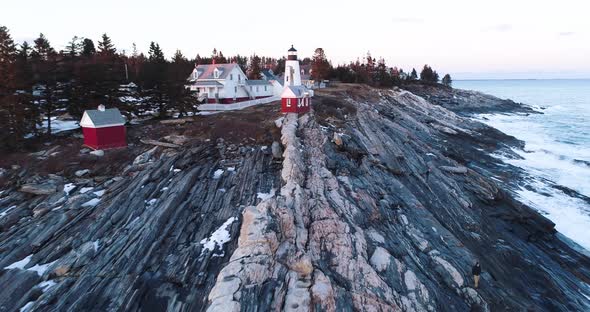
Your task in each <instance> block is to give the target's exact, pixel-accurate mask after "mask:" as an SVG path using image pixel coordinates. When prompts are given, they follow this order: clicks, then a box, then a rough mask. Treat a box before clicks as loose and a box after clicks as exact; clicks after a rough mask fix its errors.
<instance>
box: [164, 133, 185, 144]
mask: <svg viewBox="0 0 590 312" xmlns="http://www.w3.org/2000/svg"><path fill="white" fill-rule="evenodd" d="M163 139H164V140H165V141H168V142H170V143H173V144H176V145H184V144H186V142H188V141H189V138H187V137H186V136H184V135H174V134H173V135H167V136H165V137H164V138H163Z"/></svg>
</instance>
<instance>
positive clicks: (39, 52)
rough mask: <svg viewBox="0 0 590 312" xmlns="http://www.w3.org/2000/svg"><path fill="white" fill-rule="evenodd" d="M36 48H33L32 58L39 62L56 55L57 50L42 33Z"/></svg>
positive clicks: (36, 40) (36, 41)
mask: <svg viewBox="0 0 590 312" xmlns="http://www.w3.org/2000/svg"><path fill="white" fill-rule="evenodd" d="M34 43H35V46H34V47H33V52H32V56H33V57H34V58H35V59H38V60H47V59H48V58H49V57H50V56H52V55H53V54H55V50H54V49H53V48H52V47H51V44H50V43H49V40H47V38H45V35H43V34H42V33H41V34H39V38H37V39H35V41H34Z"/></svg>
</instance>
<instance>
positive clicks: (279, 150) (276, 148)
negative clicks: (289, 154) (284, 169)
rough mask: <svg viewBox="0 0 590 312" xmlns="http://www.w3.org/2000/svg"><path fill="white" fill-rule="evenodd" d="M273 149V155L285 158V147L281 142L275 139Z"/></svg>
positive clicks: (277, 157)
mask: <svg viewBox="0 0 590 312" xmlns="http://www.w3.org/2000/svg"><path fill="white" fill-rule="evenodd" d="M271 150H272V157H273V158H275V159H281V158H283V148H282V147H281V143H279V142H277V141H274V142H272V145H271Z"/></svg>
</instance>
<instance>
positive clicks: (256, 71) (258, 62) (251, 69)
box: [248, 54, 262, 79]
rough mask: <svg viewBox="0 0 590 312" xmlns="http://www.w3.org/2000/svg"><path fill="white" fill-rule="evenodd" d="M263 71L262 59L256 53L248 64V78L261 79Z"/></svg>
mask: <svg viewBox="0 0 590 312" xmlns="http://www.w3.org/2000/svg"><path fill="white" fill-rule="evenodd" d="M261 71H262V59H261V58H260V56H258V55H256V54H254V55H252V56H251V57H250V64H249V66H248V79H260V72H261Z"/></svg>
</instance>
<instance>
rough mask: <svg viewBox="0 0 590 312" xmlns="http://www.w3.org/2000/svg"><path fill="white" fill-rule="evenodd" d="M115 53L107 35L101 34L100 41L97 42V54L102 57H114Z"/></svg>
mask: <svg viewBox="0 0 590 312" xmlns="http://www.w3.org/2000/svg"><path fill="white" fill-rule="evenodd" d="M116 52H117V49H115V45H114V44H113V42H112V41H111V38H109V36H107V34H102V40H101V41H99V42H98V53H100V54H102V55H114V54H115V53H116Z"/></svg>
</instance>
